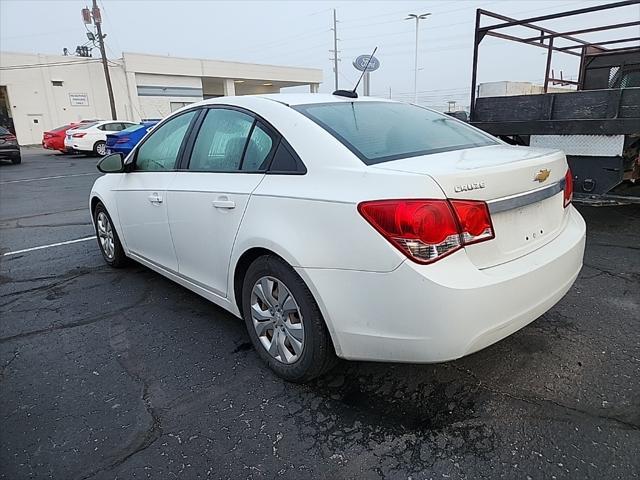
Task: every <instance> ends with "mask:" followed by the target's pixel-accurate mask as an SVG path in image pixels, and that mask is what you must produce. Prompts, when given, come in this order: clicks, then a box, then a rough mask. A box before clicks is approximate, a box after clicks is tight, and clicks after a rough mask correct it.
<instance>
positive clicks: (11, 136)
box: [4, 133, 17, 142]
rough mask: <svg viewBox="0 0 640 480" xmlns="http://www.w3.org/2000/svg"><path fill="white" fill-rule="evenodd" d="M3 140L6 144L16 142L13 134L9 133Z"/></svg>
mask: <svg viewBox="0 0 640 480" xmlns="http://www.w3.org/2000/svg"><path fill="white" fill-rule="evenodd" d="M4 139H5V140H6V141H7V142H13V141H15V140H17V139H16V136H15V135H13V134H11V133H10V134H8V135H5V137H4Z"/></svg>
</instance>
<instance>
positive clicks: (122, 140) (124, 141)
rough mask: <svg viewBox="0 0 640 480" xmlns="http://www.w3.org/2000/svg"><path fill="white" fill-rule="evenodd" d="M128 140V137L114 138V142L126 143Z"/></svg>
mask: <svg viewBox="0 0 640 480" xmlns="http://www.w3.org/2000/svg"><path fill="white" fill-rule="evenodd" d="M128 141H129V137H122V138H119V139H117V140H116V143H127V142H128Z"/></svg>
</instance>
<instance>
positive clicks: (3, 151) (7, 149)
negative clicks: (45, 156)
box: [0, 145, 20, 158]
mask: <svg viewBox="0 0 640 480" xmlns="http://www.w3.org/2000/svg"><path fill="white" fill-rule="evenodd" d="M19 156H20V147H19V146H18V145H5V146H0V158H17V157H19Z"/></svg>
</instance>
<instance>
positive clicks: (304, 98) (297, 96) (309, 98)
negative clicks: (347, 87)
mask: <svg viewBox="0 0 640 480" xmlns="http://www.w3.org/2000/svg"><path fill="white" fill-rule="evenodd" d="M256 96H258V97H261V98H266V99H269V100H274V101H276V102H280V103H284V104H285V105H290V106H294V105H309V104H313V103H351V102H380V101H383V102H390V101H391V100H387V99H384V98H376V97H364V96H362V97H358V98H349V97H343V96H340V95H332V94H330V93H271V94H266V95H256Z"/></svg>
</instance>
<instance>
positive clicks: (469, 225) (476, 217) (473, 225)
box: [451, 200, 495, 245]
mask: <svg viewBox="0 0 640 480" xmlns="http://www.w3.org/2000/svg"><path fill="white" fill-rule="evenodd" d="M451 205H453V209H454V211H455V212H456V216H457V217H458V223H459V225H460V235H462V243H464V244H465V245H470V244H472V243H478V242H482V241H484V240H491V239H492V238H494V237H495V235H494V233H493V225H492V224H491V215H490V214H489V208H488V207H487V204H486V203H484V202H478V201H472V200H471V201H470V200H451Z"/></svg>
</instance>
